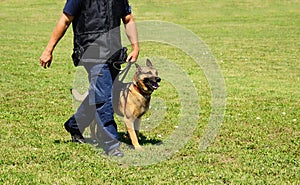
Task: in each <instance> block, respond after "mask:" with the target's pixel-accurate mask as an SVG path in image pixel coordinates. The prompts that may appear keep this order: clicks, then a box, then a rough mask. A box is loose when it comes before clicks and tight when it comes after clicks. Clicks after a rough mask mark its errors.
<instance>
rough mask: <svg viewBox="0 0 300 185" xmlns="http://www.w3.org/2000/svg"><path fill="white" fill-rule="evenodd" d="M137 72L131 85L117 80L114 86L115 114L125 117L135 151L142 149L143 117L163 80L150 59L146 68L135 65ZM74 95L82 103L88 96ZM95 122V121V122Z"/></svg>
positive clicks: (93, 133) (73, 93) (92, 129)
mask: <svg viewBox="0 0 300 185" xmlns="http://www.w3.org/2000/svg"><path fill="white" fill-rule="evenodd" d="M135 66H136V71H135V74H134V76H133V80H132V82H130V83H123V82H121V81H118V80H115V82H114V86H113V94H112V100H113V107H114V112H115V113H116V114H118V115H120V116H122V117H123V119H124V123H125V126H126V129H127V131H128V133H129V137H130V139H131V142H132V145H133V146H134V148H135V149H141V146H140V144H139V142H138V136H139V130H140V123H141V117H142V116H143V115H144V114H145V113H146V112H147V111H148V109H149V104H150V99H151V94H152V93H153V91H154V90H156V89H157V88H158V87H159V84H158V83H159V82H160V81H161V78H160V77H158V72H157V69H156V68H155V67H153V65H152V63H151V61H150V60H149V59H147V60H146V66H145V67H141V66H139V65H138V64H135ZM71 92H72V95H73V97H74V99H75V100H77V101H80V100H83V99H84V98H85V96H86V95H87V94H86V93H85V94H84V95H81V94H79V93H78V92H77V91H76V90H75V89H72V91H71ZM93 122H94V121H93ZM91 126H92V127H91V137H92V139H93V137H95V126H94V124H92V125H91Z"/></svg>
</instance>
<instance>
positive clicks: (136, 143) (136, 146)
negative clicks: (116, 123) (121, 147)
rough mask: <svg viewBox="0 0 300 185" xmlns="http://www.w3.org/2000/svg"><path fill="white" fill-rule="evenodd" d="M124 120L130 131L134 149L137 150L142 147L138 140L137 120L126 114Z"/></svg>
mask: <svg viewBox="0 0 300 185" xmlns="http://www.w3.org/2000/svg"><path fill="white" fill-rule="evenodd" d="M124 122H125V126H126V129H127V131H128V133H129V137H130V139H131V143H132V145H133V146H134V149H136V150H139V149H141V146H140V144H139V141H138V138H137V135H136V132H135V127H134V122H135V120H134V119H133V118H128V117H126V116H124Z"/></svg>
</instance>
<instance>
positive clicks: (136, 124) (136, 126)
mask: <svg viewBox="0 0 300 185" xmlns="http://www.w3.org/2000/svg"><path fill="white" fill-rule="evenodd" d="M140 125H141V118H137V119H136V120H135V121H134V130H135V134H136V137H137V138H138V139H139V133H140Z"/></svg>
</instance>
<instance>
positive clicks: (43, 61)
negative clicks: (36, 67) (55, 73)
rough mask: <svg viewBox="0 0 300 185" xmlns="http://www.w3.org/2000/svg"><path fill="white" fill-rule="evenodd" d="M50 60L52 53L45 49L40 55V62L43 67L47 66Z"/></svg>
mask: <svg viewBox="0 0 300 185" xmlns="http://www.w3.org/2000/svg"><path fill="white" fill-rule="evenodd" d="M51 62H52V53H51V52H49V51H47V50H45V51H44V52H43V54H42V55H41V57H40V64H41V66H42V67H43V68H45V69H46V68H49V67H50V65H51Z"/></svg>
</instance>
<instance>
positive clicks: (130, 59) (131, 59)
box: [126, 49, 139, 63]
mask: <svg viewBox="0 0 300 185" xmlns="http://www.w3.org/2000/svg"><path fill="white" fill-rule="evenodd" d="M138 56H139V50H138V49H134V50H133V51H132V52H130V53H129V55H128V57H127V59H126V62H131V63H134V62H136V61H137V59H138Z"/></svg>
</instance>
